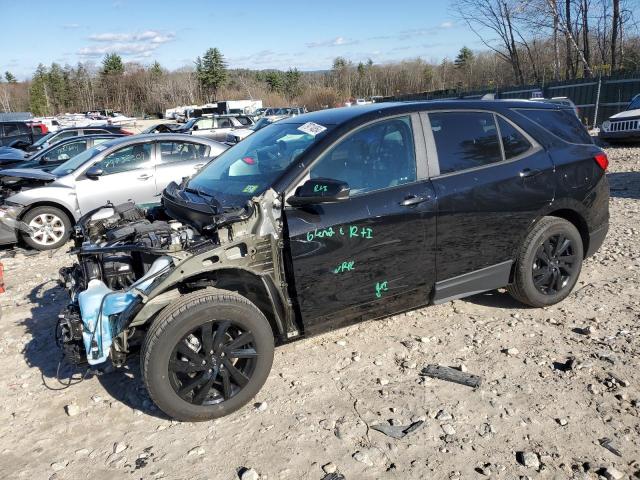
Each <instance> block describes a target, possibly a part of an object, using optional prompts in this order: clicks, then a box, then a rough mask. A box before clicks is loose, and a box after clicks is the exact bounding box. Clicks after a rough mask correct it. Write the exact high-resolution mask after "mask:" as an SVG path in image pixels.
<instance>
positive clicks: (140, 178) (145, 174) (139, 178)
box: [138, 173, 153, 180]
mask: <svg viewBox="0 0 640 480" xmlns="http://www.w3.org/2000/svg"><path fill="white" fill-rule="evenodd" d="M151 177H153V175H151V174H149V173H143V174H142V175H139V176H138V180H149V179H150V178H151Z"/></svg>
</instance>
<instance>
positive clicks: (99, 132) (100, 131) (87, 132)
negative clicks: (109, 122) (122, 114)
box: [84, 130, 109, 135]
mask: <svg viewBox="0 0 640 480" xmlns="http://www.w3.org/2000/svg"><path fill="white" fill-rule="evenodd" d="M105 133H109V132H108V131H106V130H84V134H85V135H100V134H105Z"/></svg>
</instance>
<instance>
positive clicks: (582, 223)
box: [545, 208, 589, 255]
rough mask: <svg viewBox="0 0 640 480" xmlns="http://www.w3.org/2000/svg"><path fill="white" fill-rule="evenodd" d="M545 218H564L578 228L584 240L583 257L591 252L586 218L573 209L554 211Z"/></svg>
mask: <svg viewBox="0 0 640 480" xmlns="http://www.w3.org/2000/svg"><path fill="white" fill-rule="evenodd" d="M545 216H547V217H558V218H562V219H564V220H566V221H568V222H569V223H571V224H572V225H573V226H574V227H576V229H577V230H578V232H579V233H580V237H581V238H582V251H583V255H586V254H587V252H588V251H589V226H588V225H587V221H586V220H585V218H584V217H583V216H582V215H581V214H580V213H579V212H577V211H576V210H573V209H571V208H561V209H558V210H553V211H551V212H549V213H547V214H546V215H545Z"/></svg>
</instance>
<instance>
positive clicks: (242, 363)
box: [169, 320, 258, 405]
mask: <svg viewBox="0 0 640 480" xmlns="http://www.w3.org/2000/svg"><path fill="white" fill-rule="evenodd" d="M257 356H258V354H257V352H256V346H255V342H254V338H253V334H252V333H251V331H247V330H245V329H243V328H241V327H240V326H238V325H234V324H233V323H232V322H230V321H228V320H223V321H211V322H207V323H204V324H203V325H201V326H199V327H197V328H195V329H194V330H192V331H191V332H189V333H188V334H187V335H185V336H184V337H183V338H182V339H180V341H179V342H178V343H177V345H176V346H175V348H174V349H173V352H172V354H171V358H170V360H169V381H170V382H171V386H172V387H173V389H174V391H175V392H176V394H177V395H178V396H179V397H180V398H182V399H183V400H185V401H187V402H189V403H191V404H193V405H213V404H216V403H220V402H223V401H226V400H229V399H231V398H232V397H233V396H234V395H236V394H237V393H238V392H239V391H240V390H241V389H242V388H243V387H245V386H246V385H247V384H248V383H249V381H250V379H251V376H252V375H253V372H254V370H255V365H256V360H257Z"/></svg>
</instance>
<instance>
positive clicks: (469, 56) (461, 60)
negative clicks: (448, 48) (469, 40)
mask: <svg viewBox="0 0 640 480" xmlns="http://www.w3.org/2000/svg"><path fill="white" fill-rule="evenodd" d="M472 61H473V52H472V51H471V49H470V48H468V47H462V48H461V49H460V52H458V56H457V57H456V59H455V61H454V62H453V63H454V65H455V66H456V67H457V68H462V67H467V66H469V64H470V63H471V62H472Z"/></svg>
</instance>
